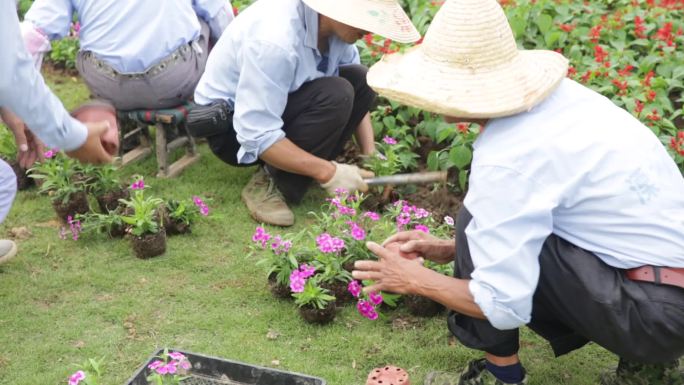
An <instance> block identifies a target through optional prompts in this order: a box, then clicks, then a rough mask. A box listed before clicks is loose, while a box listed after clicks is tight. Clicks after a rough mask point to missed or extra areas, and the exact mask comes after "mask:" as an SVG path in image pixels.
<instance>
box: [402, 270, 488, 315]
mask: <svg viewBox="0 0 684 385" xmlns="http://www.w3.org/2000/svg"><path fill="white" fill-rule="evenodd" d="M416 274H417V275H416V277H415V278H416V279H415V281H414V282H413V284H412V286H413V290H412V291H413V292H414V293H415V294H418V295H420V296H423V297H427V298H430V299H432V300H433V301H437V302H439V303H441V304H442V305H444V306H446V307H447V308H449V309H451V310H454V311H455V312H457V313H461V314H465V315H467V316H469V317H474V318H479V319H485V316H484V314H483V313H482V310H481V309H480V307H479V306H478V305H477V304H476V303H475V301H474V299H473V295H472V294H471V293H470V289H469V288H468V283H469V282H470V281H469V280H465V279H458V278H453V277H449V276H446V275H444V274H440V273H437V272H435V271H433V270H430V269H427V268H425V269H421V270H419V271H418V272H417V273H416Z"/></svg>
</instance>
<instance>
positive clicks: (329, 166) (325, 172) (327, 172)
mask: <svg viewBox="0 0 684 385" xmlns="http://www.w3.org/2000/svg"><path fill="white" fill-rule="evenodd" d="M336 170H337V167H336V166H335V164H334V163H333V162H331V161H328V160H324V161H322V162H321V165H320V166H319V167H317V168H316V170H315V173H314V175H311V177H312V178H314V179H315V180H316V182H318V183H320V184H325V183H327V182H330V180H331V179H332V178H333V176H335V171H336Z"/></svg>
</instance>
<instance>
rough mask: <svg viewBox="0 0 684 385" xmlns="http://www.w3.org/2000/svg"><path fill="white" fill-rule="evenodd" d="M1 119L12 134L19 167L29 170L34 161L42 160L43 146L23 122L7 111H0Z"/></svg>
mask: <svg viewBox="0 0 684 385" xmlns="http://www.w3.org/2000/svg"><path fill="white" fill-rule="evenodd" d="M2 119H3V120H4V121H5V123H6V124H7V126H8V127H9V128H10V130H11V131H12V134H14V141H15V143H16V144H17V162H19V165H20V166H21V167H23V168H30V167H31V166H33V164H34V163H35V162H36V161H39V160H43V152H44V151H45V145H44V144H43V142H41V141H40V139H38V137H37V136H35V135H34V134H33V132H31V130H29V129H28V127H26V124H25V123H24V121H23V120H21V118H20V117H18V116H17V115H15V114H14V113H13V112H11V111H10V110H8V109H2Z"/></svg>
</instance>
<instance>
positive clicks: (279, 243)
mask: <svg viewBox="0 0 684 385" xmlns="http://www.w3.org/2000/svg"><path fill="white" fill-rule="evenodd" d="M291 247H292V241H284V240H283V239H282V238H281V237H280V235H276V236H275V237H273V241H272V242H271V250H273V252H274V253H275V254H276V255H279V254H282V253H287V252H288V251H290V248H291Z"/></svg>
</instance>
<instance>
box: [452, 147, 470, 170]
mask: <svg viewBox="0 0 684 385" xmlns="http://www.w3.org/2000/svg"><path fill="white" fill-rule="evenodd" d="M472 159H473V153H472V151H470V149H469V148H468V147H466V146H456V147H453V148H452V149H451V151H449V160H451V162H452V163H453V164H454V166H456V167H458V168H459V169H461V168H463V167H465V166H467V165H468V164H469V163H470V161H471V160H472Z"/></svg>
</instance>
